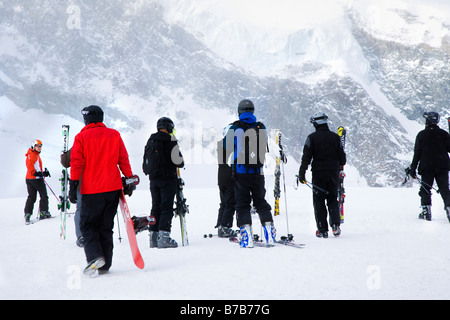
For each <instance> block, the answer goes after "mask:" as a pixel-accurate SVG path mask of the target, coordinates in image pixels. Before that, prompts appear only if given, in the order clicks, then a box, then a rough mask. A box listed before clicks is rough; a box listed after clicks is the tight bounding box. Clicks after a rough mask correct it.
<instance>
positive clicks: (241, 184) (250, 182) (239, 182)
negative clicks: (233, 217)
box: [234, 173, 273, 227]
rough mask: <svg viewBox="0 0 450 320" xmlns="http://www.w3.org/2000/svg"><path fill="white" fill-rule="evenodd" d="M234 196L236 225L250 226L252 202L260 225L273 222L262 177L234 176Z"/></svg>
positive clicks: (259, 175) (253, 175)
mask: <svg viewBox="0 0 450 320" xmlns="http://www.w3.org/2000/svg"><path fill="white" fill-rule="evenodd" d="M234 194H235V197H236V213H237V224H238V226H239V227H242V226H243V225H246V224H250V225H251V224H252V217H251V214H250V204H251V202H252V200H253V206H254V207H255V208H256V212H258V215H259V219H260V221H261V223H262V224H264V223H265V222H273V217H272V213H271V210H272V208H271V207H270V204H269V203H267V201H266V199H265V196H266V189H265V180H264V175H261V174H259V173H256V174H240V173H237V174H236V181H235V183H234Z"/></svg>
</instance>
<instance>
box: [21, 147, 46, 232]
mask: <svg viewBox="0 0 450 320" xmlns="http://www.w3.org/2000/svg"><path fill="white" fill-rule="evenodd" d="M41 150H42V141H41V140H38V139H36V140H33V142H32V143H31V147H30V148H29V149H28V151H27V153H26V154H25V157H27V158H26V160H25V164H26V166H27V175H26V178H25V181H26V185H27V191H28V197H27V201H26V202H25V209H24V213H25V223H26V224H29V223H30V218H31V215H32V214H33V208H34V203H35V202H36V199H37V193H38V192H39V197H40V198H41V199H40V201H39V217H38V218H39V219H47V218H50V217H51V215H50V212H48V195H47V188H46V187H45V183H44V177H48V176H50V173H49V172H48V170H47V168H45V170H44V171H43V170H42V160H41V157H40V155H39V154H40V153H41Z"/></svg>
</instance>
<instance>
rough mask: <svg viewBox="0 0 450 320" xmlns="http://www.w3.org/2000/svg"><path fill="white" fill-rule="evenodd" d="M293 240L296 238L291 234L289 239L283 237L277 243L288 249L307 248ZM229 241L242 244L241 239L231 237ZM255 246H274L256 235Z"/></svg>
mask: <svg viewBox="0 0 450 320" xmlns="http://www.w3.org/2000/svg"><path fill="white" fill-rule="evenodd" d="M293 239H294V236H293V235H292V234H290V235H288V236H287V237H281V239H280V240H277V241H276V242H275V243H276V244H281V245H285V246H288V247H292V248H298V249H302V248H304V247H305V244H304V243H296V242H294V240H293ZM229 241H230V242H233V243H238V244H239V243H240V242H241V239H239V237H230V238H229ZM253 244H254V245H255V246H257V247H264V248H271V247H273V246H268V245H267V244H266V243H265V242H264V241H263V240H260V239H259V236H258V235H256V234H255V235H253Z"/></svg>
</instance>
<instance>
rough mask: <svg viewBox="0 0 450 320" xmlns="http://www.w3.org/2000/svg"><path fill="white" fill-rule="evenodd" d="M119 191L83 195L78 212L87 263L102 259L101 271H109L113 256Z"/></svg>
mask: <svg viewBox="0 0 450 320" xmlns="http://www.w3.org/2000/svg"><path fill="white" fill-rule="evenodd" d="M119 194H120V190H116V191H111V192H104V193H94V194H83V195H82V197H83V201H82V202H81V212H80V230H81V233H82V235H83V238H84V253H85V255H86V260H87V262H91V261H92V260H94V259H97V258H99V257H104V258H105V261H106V264H105V266H103V267H102V268H101V269H102V270H109V268H110V267H111V265H112V256H113V247H114V245H113V228H114V217H115V215H116V213H117V207H118V205H119Z"/></svg>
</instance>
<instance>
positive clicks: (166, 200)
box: [150, 179, 177, 232]
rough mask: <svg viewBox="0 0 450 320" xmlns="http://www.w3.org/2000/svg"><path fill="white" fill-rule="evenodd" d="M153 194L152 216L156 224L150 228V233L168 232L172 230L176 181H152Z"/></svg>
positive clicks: (151, 189) (151, 190)
mask: <svg viewBox="0 0 450 320" xmlns="http://www.w3.org/2000/svg"><path fill="white" fill-rule="evenodd" d="M150 192H151V194H152V210H151V215H152V216H154V217H155V220H156V223H155V224H154V225H152V226H150V231H160V230H161V231H168V232H170V230H171V229H172V218H173V204H174V199H175V194H176V192H177V180H176V179H152V180H150Z"/></svg>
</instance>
